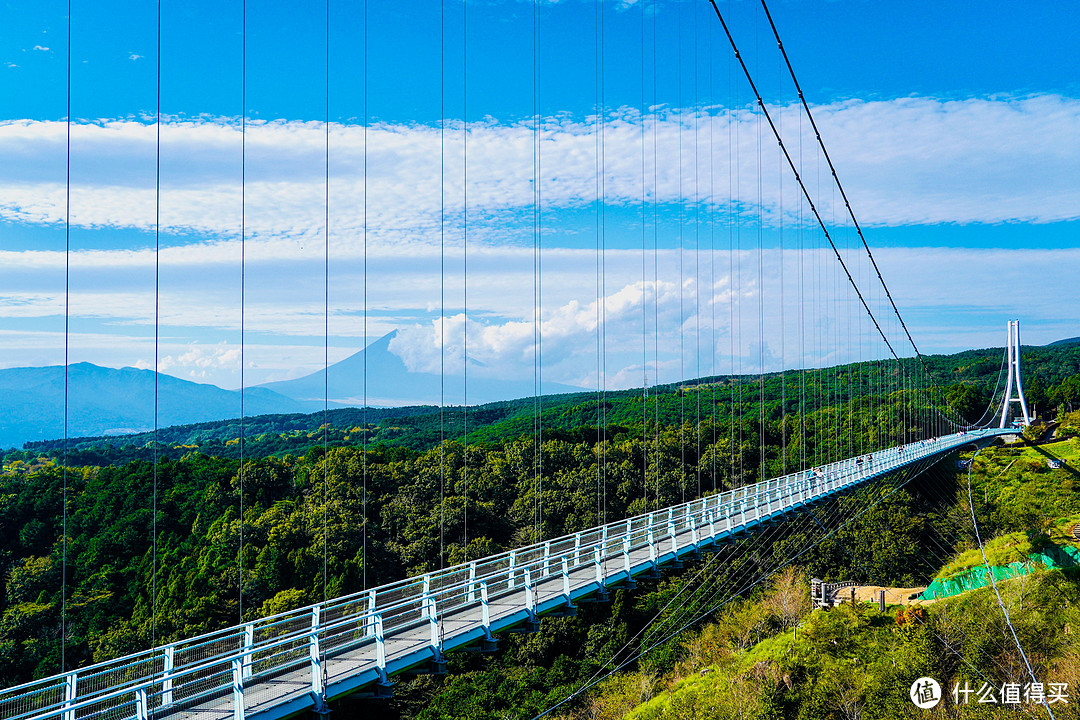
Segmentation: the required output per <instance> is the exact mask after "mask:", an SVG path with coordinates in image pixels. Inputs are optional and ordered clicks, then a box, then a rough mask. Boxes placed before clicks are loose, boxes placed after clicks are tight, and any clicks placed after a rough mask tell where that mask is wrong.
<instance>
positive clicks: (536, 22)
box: [532, 0, 544, 541]
mask: <svg viewBox="0 0 1080 720" xmlns="http://www.w3.org/2000/svg"><path fill="white" fill-rule="evenodd" d="M532 36H533V37H532V48H533V135H532V141H533V146H532V153H533V433H534V443H535V449H536V452H535V455H534V457H533V462H534V463H535V465H534V473H533V484H534V487H533V502H534V524H535V529H534V540H536V541H539V540H540V539H541V537H542V536H543V514H544V503H543V494H544V462H543V444H544V435H543V420H542V413H543V379H544V378H543V369H542V368H543V362H544V357H543V327H542V317H541V311H542V306H543V284H542V277H543V269H542V266H541V255H540V237H541V227H540V219H541V210H540V204H541V200H542V194H541V191H540V178H541V171H540V3H539V0H533V25H532Z"/></svg>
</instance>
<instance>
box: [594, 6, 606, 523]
mask: <svg viewBox="0 0 1080 720" xmlns="http://www.w3.org/2000/svg"><path fill="white" fill-rule="evenodd" d="M601 2H602V0H593V22H594V28H593V42H594V47H593V94H594V102H595V106H596V130H595V131H594V133H593V170H594V173H595V181H596V188H595V192H596V215H595V218H594V222H595V228H594V231H595V233H596V238H595V239H596V449H597V452H598V453H599V455H598V457H597V462H596V523H597V525H603V524H605V523H606V522H607V518H606V517H605V515H604V503H603V487H604V467H603V465H604V463H603V452H604V436H603V435H602V434H601V433H602V431H603V427H604V424H603V413H604V407H603V396H602V394H601V387H602V386H601V383H602V382H603V380H602V378H603V375H602V373H603V368H602V366H601V357H602V356H601V347H600V327H601V317H600V313H601V305H602V303H603V295H602V294H601V290H600V242H601V236H602V233H601V227H602V223H603V212H604V211H603V193H602V190H601V188H602V186H603V174H602V171H601V163H600V148H601V143H600V139H601V137H602V136H603V132H604V129H603V128H604V108H603V103H602V100H601V94H600V93H601V91H600V87H601V85H600V73H601V70H600V58H601V55H602V53H603V48H602V45H601V33H602V31H603V30H602V24H601V23H602V20H601V10H600V8H601Z"/></svg>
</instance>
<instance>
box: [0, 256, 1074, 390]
mask: <svg viewBox="0 0 1080 720" xmlns="http://www.w3.org/2000/svg"><path fill="white" fill-rule="evenodd" d="M875 255H876V257H877V260H878V263H879V265H880V266H881V269H882V272H883V274H884V275H885V277H886V278H887V279H888V281H889V285H890V288H891V290H892V293H893V296H894V297H895V299H896V302H897V303H898V305H899V306H900V308H901V311H902V312H903V313H904V316H905V318H906V320H907V322H908V325H909V327H910V328H911V330H912V333H913V334H914V336H915V338H916V341H917V342H918V343H919V345H920V348H921V349H922V350H923V351H924V352H951V351H955V350H960V349H964V348H968V347H986V346H992V345H1000V344H1001V343H1002V339H1001V332H1002V326H1003V324H1004V320H1005V319H1006V318H1010V317H1020V318H1021V319H1022V320H1023V321H1024V341H1025V342H1026V343H1033V344H1041V343H1045V342H1050V341H1052V340H1057V339H1060V338H1063V337H1073V336H1076V335H1078V334H1080V310H1078V309H1077V308H1076V307H1075V303H1072V304H1070V303H1068V302H1063V301H1062V298H1068V297H1075V294H1076V280H1075V268H1076V267H1080V249H1077V248H1072V249H1055V250H1028V249H1023V250H1010V249H1002V250H986V249H969V248H881V249H879V250H877V251H876V253H875ZM140 257H141V256H140ZM170 258H171V260H172V261H175V260H177V259H178V256H175V255H174V256H170ZM846 258H847V261H848V263H849V267H850V268H851V270H852V272H853V274H854V275H855V276H856V277H857V278H866V277H868V275H869V274H870V270H869V268H868V267H867V262H866V260H865V259H864V257H863V256H860V255H859V254H857V253H855V254H847V256H846ZM595 259H596V258H595V254H594V252H593V251H591V250H584V249H582V250H575V249H566V248H563V249H557V250H548V251H545V253H544V255H543V263H544V275H543V278H542V281H543V285H542V291H543V292H542V295H543V307H542V308H541V312H540V328H541V331H542V343H543V362H544V379H545V381H557V382H566V383H571V384H577V385H581V386H584V387H594V386H595V384H596V379H597V377H598V372H597V359H596V332H597V320H596V309H597V306H596V282H595V281H596V277H595ZM457 260H458V261H460V258H457ZM646 260H647V263H646V278H645V283H644V286H643V285H642V282H641V255H640V252H635V251H630V250H617V251H610V252H609V253H608V255H607V268H606V285H607V299H606V303H605V306H606V309H607V318H606V336H607V355H608V360H607V369H606V375H607V377H608V386H609V387H612V388H616V387H626V386H633V385H638V384H640V379H641V376H642V368H643V367H644V366H648V367H649V368H650V370H649V373H650V382H652V381H653V380H655V379H658V380H659V381H661V382H669V381H673V380H676V379H678V378H679V377H680V376H695V375H699V374H711V373H713V372H717V373H727V372H732V371H736V372H753V371H756V370H757V369H759V368H762V367H764V368H766V369H773V370H776V369H780V368H781V367H796V366H799V365H800V364H808V365H816V364H828V363H834V362H847V361H854V360H859V359H868V358H871V357H880V356H882V355H884V354H885V350H884V348H883V347H882V346H881V343H880V341H879V340H877V339H875V338H874V336H873V331H872V328H871V326H870V324H869V322H868V320H866V318H865V316H864V314H863V311H862V309H861V307H860V306H859V304H858V303H857V301H855V300H854V299H853V298H852V297H851V295H850V293H848V291H847V290H846V286H844V285H843V283H844V282H846V281H844V279H843V276H842V274H841V275H840V276H839V277H838V272H839V268H838V265H837V263H836V261H835V259H834V258H833V257H832V254H831V251H827V250H821V249H816V250H806V251H804V252H802V253H799V252H798V251H795V250H791V249H789V250H787V251H786V252H785V254H784V262H783V270H784V283H783V289H784V292H783V293H781V283H780V269H781V263H780V258H779V253H778V251H776V250H771V249H765V250H764V251H763V252H762V253H761V255H760V258H759V255H758V253H757V250H756V249H751V250H744V251H743V252H742V253H741V254H739V255H729V254H728V252H727V250H726V248H725V250H724V251H722V252H719V253H717V254H716V256H715V266H714V264H713V262H712V260H713V256H711V255H709V254H704V253H703V254H702V256H701V268H700V270H698V269H697V268H696V267H695V263H696V260H697V258H696V256H695V254H694V253H693V252H687V253H685V254H684V258H683V265H684V267H683V279H684V281H683V283H682V285H681V290H682V292H681V296H680V284H679V269H678V265H679V257H678V253H677V252H676V251H672V250H661V251H660V252H659V253H658V254H657V268H656V273H657V275H658V277H657V278H656V279H655V280H654V279H653V265H652V258H651V255H650V256H647V258H646ZM759 262H760V265H759ZM267 265H268V266H267V267H266V268H263V269H262V270H261V271H260V272H261V274H256V275H254V276H249V286H248V295H247V306H246V310H245V322H246V332H247V335H246V341H245V348H246V350H245V356H246V358H247V360H248V362H249V365H250V366H249V374H248V382H249V383H255V382H266V381H270V380H276V379H285V378H287V377H295V376H298V375H301V374H305V373H307V372H312V371H314V370H316V369H318V368H320V367H322V362H323V355H322V353H323V341H324V340H323V299H322V290H323V286H322V266H321V264H320V263H311V264H309V265H299V264H297V263H296V262H294V261H293V260H292V259H290V258H287V257H282V258H281V259H279V260H272V261H268V263H267ZM447 265H448V266H449V267H450V268H451V269H452V270H453V269H454V268H459V267H460V266H459V265H458V264H457V263H456V262H455V259H454V258H453V257H451V258H449V262H448V263H447ZM183 267H188V268H189V269H188V270H187V271H186V272H185V274H183V275H173V271H172V269H171V268H170V266H163V268H162V278H163V283H162V292H161V304H160V317H161V337H162V346H161V350H160V353H161V354H160V356H161V358H162V360H161V363H162V364H164V365H167V366H168V369H169V372H172V373H175V374H177V375H180V376H182V377H189V378H198V379H203V380H206V381H210V382H216V383H219V384H222V385H226V386H233V387H234V386H236V385H237V384H238V378H237V372H238V370H239V366H238V361H237V362H235V363H234V362H233V361H234V360H235V356H236V349H237V347H238V345H239V342H240V335H239V328H240V312H239V282H238V281H239V276H238V272H236V268H235V267H228V263H222V264H221V266H220V267H218V266H216V265H214V264H213V263H210V264H207V265H203V266H199V265H194V266H183ZM2 268H4V264H3V258H0V276H2V277H0V286H2V287H4V288H5V293H4V297H3V298H0V327H5V328H11V327H26V326H27V325H28V324H29V323H32V324H33V326H34V327H36V328H42V327H49V328H52V331H51V333H46V334H36V335H32V336H31V334H28V333H29V331H24V330H14V329H10V330H7V331H6V332H5V333H4V337H3V345H4V347H5V353H4V363H5V364H6V365H9V366H11V365H21V364H34V363H36V362H51V363H57V362H60V360H59V359H58V358H60V357H62V348H63V332H62V331H63V324H62V319H63V317H62V312H63V302H64V297H63V284H62V281H63V276H62V274H61V275H59V276H57V275H56V273H55V272H54V271H52V270H50V271H49V272H50V273H51V274H49V275H42V276H37V275H34V272H35V271H30V270H20V271H18V272H14V273H10V274H9V273H6V272H5V270H4V269H2ZM370 269H371V271H372V276H371V277H372V282H371V283H370V286H369V289H368V293H369V297H368V300H369V318H368V337H369V338H372V339H373V338H375V337H378V336H380V335H382V334H384V333H385V332H388V331H390V330H392V329H396V328H397V329H400V335H399V338H398V340H397V341H396V342H395V343H394V344H393V350H394V352H396V353H398V354H399V355H400V356H401V357H402V358H403V359H404V360H405V361H406V363H407V364H408V365H409V366H410V367H411V368H413V369H417V370H427V371H437V370H438V368H439V364H440V363H439V358H440V345H441V342H440V339H439V323H438V321H437V316H438V312H439V308H440V303H439V300H440V291H441V283H440V262H439V256H438V254H437V253H435V254H428V255H424V254H419V255H417V256H413V257H409V258H406V259H398V260H394V259H385V260H382V261H380V262H379V263H374V264H372V266H371V268H370ZM735 270H738V271H739V272H738V274H737V275H735V274H733V272H734V271H735ZM474 271H475V273H476V274H475V275H470V278H471V279H470V287H469V297H468V346H469V356H470V359H471V360H472V363H473V365H472V366H471V367H472V369H471V370H470V373H474V374H477V376H485V375H486V376H494V377H503V378H523V377H529V376H531V373H532V367H533V326H532V313H533V299H532V298H533V295H532V289H533V279H534V278H533V274H532V253H531V249H529V248H519V247H506V248H487V249H485V250H484V251H483V252H479V251H478V252H477V253H475V254H471V255H470V273H472V272H474ZM96 272H98V271H95V270H93V268H90V269H85V268H81V267H79V266H78V264H77V263H73V274H72V277H73V280H74V282H73V284H72V291H73V292H72V298H71V307H72V310H73V316H72V333H73V338H74V339H73V342H72V347H73V348H74V355H73V358H77V359H89V360H91V361H94V362H101V363H104V364H112V365H135V364H137V363H138V362H139V361H141V362H142V363H143V366H144V367H145V366H148V365H147V364H148V363H149V365H150V366H152V364H153V343H152V340H153V319H154V295H153V266H152V264H143V265H139V266H126V267H122V268H121V269H120V270H119V271H117V272H118V273H119V274H121V275H123V276H124V277H125V278H126V281H125V282H123V283H112V284H110V283H108V282H104V281H98V279H97V278H99V277H105V276H99V275H97V274H95V273H96ZM100 272H109V271H108V269H107V268H103V269H100ZM335 272H336V273H337V274H336V275H335V278H336V280H335V282H333V283H332V284H331V314H330V318H329V322H330V334H331V362H333V361H335V360H337V359H341V358H343V357H345V356H347V355H348V354H351V353H352V352H355V351H356V350H357V349H359V348H360V347H362V345H363V344H364V338H363V327H364V322H363V307H364V305H363V286H362V282H361V281H360V273H361V272H362V268H361V267H360V266H358V265H357V264H355V263H352V264H350V263H348V262H343V263H341V264H340V266H339V267H337V268H336V270H335ZM800 272H801V273H802V277H803V283H802V285H803V288H802V292H801V293H800V290H799V285H800V283H799V276H800ZM48 277H51V278H52V279H53V281H59V286H58V287H56V283H55V282H53V283H52V286H51V288H50V290H49V291H48V292H45V291H42V290H41V289H40V288H39V287H38V286H39V284H41V283H42V282H43V278H48ZM696 277H700V284H699V283H698V282H697V280H696ZM135 279H137V280H138V282H137V283H134V282H133V280H135ZM223 279H224V280H227V281H228V282H227V283H225V282H223ZM447 279H448V281H449V282H448V283H447V286H446V290H445V294H444V296H445V299H446V315H447V317H446V320H445V332H446V343H445V344H446V356H445V357H446V370H447V372H448V373H450V374H460V373H461V370H462V357H463V353H462V346H463V345H464V342H465V330H466V324H465V316H464V313H463V311H462V306H463V300H464V297H463V287H462V286H461V283H460V276H457V275H455V274H454V272H451V273H450V274H448V275H447ZM838 283H839V284H840V287H841V288H843V292H841V293H840V294H837V292H836V291H835V290H834V288H836V287H837V284H838ZM1034 283H1037V284H1038V288H1039V291H1038V292H1028V289H1029V288H1031V287H1032V286H1033V284H1034ZM643 287H644V290H645V294H644V309H645V317H644V319H643V318H642V300H643V298H642V289H643ZM699 287H700V290H698V288H699ZM1003 288H1005V289H1004V290H1003ZM838 298H839V301H838V300H837V299H838ZM1019 298H1022V302H1021V301H1020V300H1019ZM867 299H868V302H870V304H871V307H873V308H874V311H875V313H876V314H877V316H878V318H879V320H880V321H881V322H882V324H883V326H884V328H885V329H886V332H887V333H888V334H889V336H890V339H891V340H892V341H893V342H894V343H895V344H896V347H897V349H898V350H900V351H901V352H904V351H905V350H906V341H905V340H903V335H902V331H901V330H900V329H899V328H898V327H896V325H895V321H894V320H892V315H891V309H889V308H888V307H887V306H886V305H885V302H884V299H883V296H882V293H881V292H880V290H875V291H870V292H868V293H867ZM733 300H735V301H737V304H735V305H732V301H733ZM680 306H681V307H680ZM425 307H430V308H432V309H433V311H434V314H435V315H434V318H435V319H433V316H432V315H431V314H430V313H428V311H426V310H420V311H418V310H417V308H425ZM781 310H783V313H784V316H783V321H781ZM643 322H644V327H645V337H644V343H645V347H644V348H643V347H642V323H643ZM800 324H801V325H802V332H800ZM110 328H111V329H112V330H111V331H112V333H113V334H111V335H110V334H109V332H110ZM781 328H782V329H783V332H781ZM90 329H93V330H92V331H91V330H90ZM270 337H274V338H276V340H274V341H273V342H270V341H268V338H270ZM222 338H224V339H225V340H224V341H222ZM193 341H197V342H193ZM680 348H681V353H680ZM643 351H644V357H643ZM42 358H44V360H42ZM49 358H52V359H51V360H50V359H49ZM654 366H658V367H659V375H658V377H657V374H656V371H654V370H653V369H652V368H653V367H654Z"/></svg>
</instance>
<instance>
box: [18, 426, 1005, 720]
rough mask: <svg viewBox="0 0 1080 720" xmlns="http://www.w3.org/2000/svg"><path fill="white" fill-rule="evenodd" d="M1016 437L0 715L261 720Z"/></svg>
mask: <svg viewBox="0 0 1080 720" xmlns="http://www.w3.org/2000/svg"><path fill="white" fill-rule="evenodd" d="M1012 433H1015V431H1013V430H997V429H993V430H980V431H973V432H969V433H966V434H956V435H949V436H946V437H942V438H936V439H934V440H931V441H923V442H920V443H916V444H911V445H907V446H903V447H895V448H890V449H887V450H882V451H880V452H876V453H873V456H872V457H873V460H872V461H871V460H870V459H869V458H850V459H847V460H842V461H839V462H836V463H832V464H830V465H825V466H822V467H821V468H820V469H819V470H820V474H818V473H815V472H813V471H810V472H807V471H800V472H797V473H792V474H790V475H786V476H784V477H781V478H776V479H773V480H767V481H764V482H761V483H756V484H754V485H749V486H746V487H743V488H737V489H736V490H733V491H727V492H723V493H718V494H715V495H711V496H708V497H705V498H701V499H698V500H693V501H690V502H688V503H683V504H681V505H676V506H673V507H670V508H667V509H665V510H660V511H654V512H651V513H646V514H644V515H640V516H637V517H634V518H630V519H628V520H622V521H618V522H615V523H609V524H607V525H605V526H602V527H598V528H591V529H589V530H585V531H582V532H580V533H576V534H575V535H570V536H566V537H562V538H557V539H555V540H550V541H546V542H543V543H538V544H536V545H532V546H529V547H525V548H519V549H517V550H514V551H511V552H508V553H501V554H499V555H495V556H492V557H489V558H484V559H483V560H477V561H473V562H471V563H467V564H463V565H458V566H455V567H452V568H448V569H446V570H443V571H439V572H436V573H429V574H427V575H424V576H421V577H415V578H410V579H408V580H404V581H400V582H396V583H391V584H388V585H385V586H381V587H378V588H374V589H371V590H368V591H365V592H362V593H358V594H355V595H350V596H347V597H343V598H338V599H335V600H331V601H328V602H326V603H323V604H319V605H315V606H311V607H307V608H302V609H299V610H295V611H291V612H288V613H283V614H281V615H277V616H274V617H270V618H264V619H261V620H257V621H253V622H249V623H246V624H244V625H241V626H237V627H233V628H227V629H225V630H221V631H218V632H215V633H210V634H208V635H204V636H201V637H198V638H193V639H190V640H184V641H181V642H177V643H173V644H171V645H167V646H164V647H161V648H157V649H155V650H153V651H147V652H143V653H137V654H135V655H131V656H128V657H125V658H120V659H118V660H114V661H109V662H106V663H100V664H98V665H94V666H90V667H87V668H80V669H79V670H77V671H75V672H71V673H68V674H66V675H59V676H55V677H52V678H46V679H44V680H39V681H35V682H32V683H27V684H25V685H21V686H18V687H15V688H9V689H8V690H5V691H3V692H0V718H4V719H5V720H6V719H8V718H10V719H11V720H38V719H43V718H62V719H63V720H84V719H90V718H93V719H97V718H109V719H110V720H113V719H117V720H119V719H121V718H136V719H138V720H142V719H143V718H148V717H149V716H150V715H151V713H152V714H153V716H154V717H156V718H164V717H168V718H178V719H179V718H185V719H186V718H192V719H194V718H199V719H211V718H226V717H231V718H234V719H235V720H242V719H244V718H248V717H250V718H257V719H258V720H275V719H276V718H282V717H286V716H288V715H292V714H295V713H298V712H301V711H304V710H306V709H310V708H313V707H315V705H316V701H317V699H318V698H334V697H339V696H342V695H346V694H349V693H353V692H357V691H362V690H371V691H379V690H385V689H386V688H388V686H389V684H390V678H391V677H392V676H393V675H395V674H397V673H401V672H404V671H407V670H410V669H416V668H418V667H419V668H420V669H421V670H422V669H423V668H424V667H425V666H426V665H428V664H430V663H431V662H438V661H441V660H442V655H443V653H444V652H446V651H449V650H453V649H456V648H462V647H465V646H475V645H477V644H478V643H483V642H485V641H491V640H493V638H492V633H496V632H499V631H505V630H507V629H510V628H512V627H514V626H520V625H522V624H528V623H534V622H535V621H536V619H537V618H538V617H539V616H540V615H543V614H546V613H552V612H563V611H566V610H568V609H569V608H572V607H573V602H574V601H575V600H577V599H579V598H582V597H585V596H588V595H591V594H594V593H596V592H597V591H599V590H602V589H604V588H606V587H610V586H613V585H618V584H619V583H625V582H629V581H632V579H633V578H634V577H635V576H637V575H641V574H642V573H645V572H647V571H652V570H657V569H660V568H662V567H664V566H668V565H671V564H672V563H674V562H675V561H677V560H678V558H680V557H682V556H684V555H686V554H689V553H694V552H697V551H699V550H702V549H705V548H706V547H708V546H710V545H714V544H716V543H719V542H723V541H724V540H725V539H727V538H733V537H735V536H737V535H738V534H740V533H743V532H746V531H749V530H752V529H754V528H756V527H759V526H761V525H762V524H764V523H767V522H769V521H770V520H775V519H777V518H778V517H780V516H783V515H787V514H789V513H792V512H795V511H798V510H799V509H801V508H802V507H805V506H807V505H810V504H812V503H815V502H818V501H820V500H822V499H824V498H827V497H829V496H832V495H835V494H836V493H839V492H843V491H845V490H847V489H849V488H852V487H854V486H857V485H860V484H863V483H865V482H867V481H870V480H872V479H873V478H875V477H879V476H881V475H884V474H886V473H890V472H893V471H895V470H898V469H901V468H905V467H910V466H918V465H926V464H929V463H931V462H934V461H936V460H937V459H939V458H940V457H941V456H942V455H944V454H946V453H949V452H952V451H954V450H956V449H957V448H959V447H961V446H964V445H967V444H970V443H973V442H974V443H987V442H990V441H991V440H992V439H993V438H994V437H997V436H999V435H1004V434H1012Z"/></svg>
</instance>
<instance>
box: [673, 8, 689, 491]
mask: <svg viewBox="0 0 1080 720" xmlns="http://www.w3.org/2000/svg"><path fill="white" fill-rule="evenodd" d="M678 7H679V13H678V38H677V41H676V43H675V48H676V52H677V53H678V55H679V60H678V64H677V65H678V82H679V91H678V97H679V128H678V130H679V385H678V388H679V490H680V493H681V494H680V501H681V502H686V353H685V351H684V348H683V345H684V342H683V326H684V325H685V324H686V316H685V314H684V313H685V310H684V307H683V291H684V287H683V220H684V219H685V218H684V215H685V212H686V198H685V196H684V195H683V124H684V122H685V121H684V119H683V118H684V116H685V112H686V109H685V108H684V107H683V74H682V66H683V46H682V36H683V19H682V13H683V0H678Z"/></svg>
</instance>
